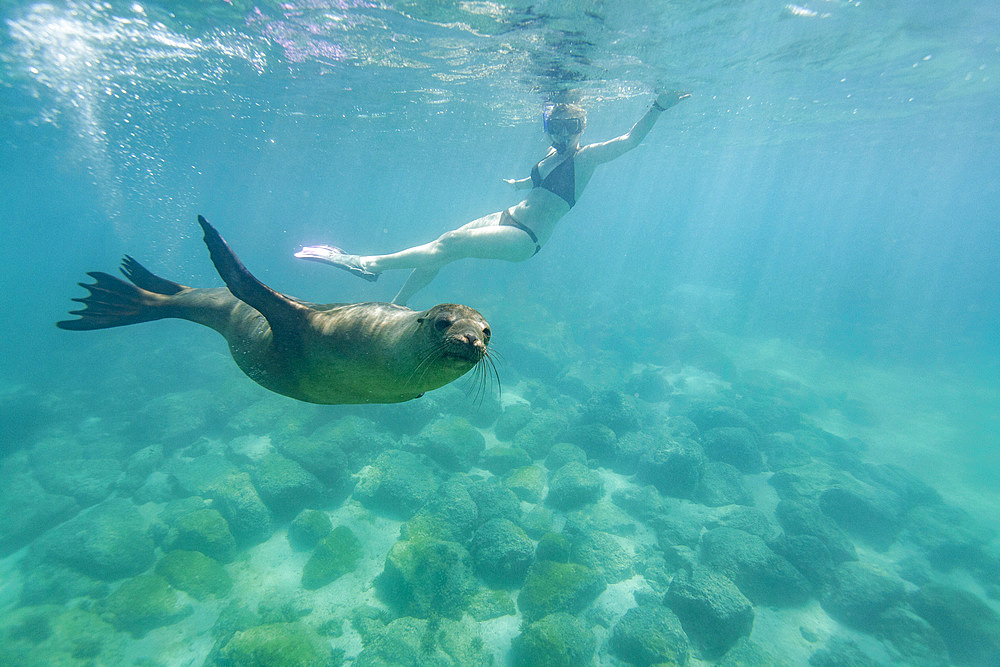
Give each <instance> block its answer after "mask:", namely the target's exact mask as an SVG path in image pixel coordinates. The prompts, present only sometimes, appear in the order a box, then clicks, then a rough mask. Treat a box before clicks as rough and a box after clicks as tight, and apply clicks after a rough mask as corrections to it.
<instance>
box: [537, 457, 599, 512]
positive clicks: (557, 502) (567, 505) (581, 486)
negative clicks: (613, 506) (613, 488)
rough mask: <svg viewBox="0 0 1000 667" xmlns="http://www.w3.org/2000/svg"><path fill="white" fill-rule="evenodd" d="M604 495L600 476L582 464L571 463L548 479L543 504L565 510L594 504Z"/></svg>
mask: <svg viewBox="0 0 1000 667" xmlns="http://www.w3.org/2000/svg"><path fill="white" fill-rule="evenodd" d="M603 493H604V484H603V482H602V481H601V477H600V475H598V474H597V473H596V472H594V471H593V470H591V469H590V468H588V467H587V466H585V465H584V464H582V463H578V462H575V461H571V462H569V463H567V464H566V465H564V466H563V467H561V468H559V469H558V470H556V471H555V472H554V473H552V474H551V477H550V478H549V493H548V495H547V496H546V498H545V502H546V503H547V504H549V505H551V506H552V507H555V508H558V509H562V510H567V509H575V508H577V507H581V506H583V505H586V504H588V503H593V502H596V501H597V500H598V499H600V497H601V495H603Z"/></svg>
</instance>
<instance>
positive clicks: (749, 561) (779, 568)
mask: <svg viewBox="0 0 1000 667" xmlns="http://www.w3.org/2000/svg"><path fill="white" fill-rule="evenodd" d="M701 556H702V562H703V563H704V564H705V565H708V566H709V567H711V568H714V569H715V570H716V571H718V572H719V573H721V574H724V575H725V576H727V577H729V579H731V580H732V581H733V582H734V583H735V584H736V585H737V586H738V587H739V589H740V591H741V592H742V593H743V594H744V595H746V596H747V597H748V598H749V599H750V600H751V601H752V602H753V603H754V604H764V605H768V606H773V607H793V606H797V605H801V604H803V603H804V602H805V601H806V600H807V599H808V598H809V591H810V588H809V582H808V581H806V579H805V578H804V577H803V576H802V574H801V573H799V571H798V570H796V569H795V568H794V567H793V566H792V564H791V563H789V562H788V561H787V560H785V559H784V558H782V557H781V556H779V555H778V554H776V553H775V552H774V551H772V550H771V549H770V548H769V547H768V546H767V545H766V544H765V543H764V540H762V539H760V538H759V537H757V536H756V535H751V534H750V533H745V532H743V531H742V530H736V529H734V528H715V529H713V530H710V531H708V532H706V533H705V534H704V536H703V537H702V545H701Z"/></svg>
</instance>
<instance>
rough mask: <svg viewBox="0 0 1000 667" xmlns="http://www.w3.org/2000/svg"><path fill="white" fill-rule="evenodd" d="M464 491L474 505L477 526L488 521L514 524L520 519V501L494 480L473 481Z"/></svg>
mask: <svg viewBox="0 0 1000 667" xmlns="http://www.w3.org/2000/svg"><path fill="white" fill-rule="evenodd" d="M466 489H467V490H468V492H469V495H470V496H471V497H472V500H474V501H475V503H476V510H477V512H478V516H479V519H478V523H479V524H483V523H486V522H487V521H489V520H490V519H509V520H510V521H514V522H516V521H517V520H518V519H519V518H520V517H521V501H519V500H518V499H517V496H515V495H514V492H513V491H511V490H510V489H508V488H506V487H505V486H503V485H502V484H501V483H500V481H499V480H497V479H496V478H491V479H478V480H473V481H471V482H469V483H468V484H467V485H466Z"/></svg>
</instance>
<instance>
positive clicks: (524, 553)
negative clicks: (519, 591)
mask: <svg viewBox="0 0 1000 667" xmlns="http://www.w3.org/2000/svg"><path fill="white" fill-rule="evenodd" d="M469 551H470V553H471V554H472V564H473V567H474V568H475V571H476V573H477V574H478V575H479V576H480V577H482V578H483V580H484V581H486V582H488V583H490V584H492V585H494V586H498V587H517V586H519V585H520V584H521V582H522V581H524V577H525V575H526V574H527V572H528V566H530V565H531V562H532V560H533V559H534V552H535V545H534V543H533V542H532V541H531V540H530V539H529V538H528V536H527V535H525V533H524V531H523V530H521V529H520V528H518V527H517V526H516V525H515V524H514V523H513V522H511V521H509V520H508V519H491V520H489V521H487V522H486V523H484V524H483V525H482V526H481V527H480V528H479V529H478V530H477V531H476V533H475V535H473V537H472V542H471V543H470V546H469Z"/></svg>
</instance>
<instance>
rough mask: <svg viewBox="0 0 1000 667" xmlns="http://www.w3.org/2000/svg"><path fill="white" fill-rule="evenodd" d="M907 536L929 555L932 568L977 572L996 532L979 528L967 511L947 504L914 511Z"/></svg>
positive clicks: (924, 507) (909, 517)
mask: <svg viewBox="0 0 1000 667" xmlns="http://www.w3.org/2000/svg"><path fill="white" fill-rule="evenodd" d="M904 534H905V536H906V538H907V540H908V541H910V542H912V543H913V544H915V545H916V546H917V547H919V548H920V549H921V550H922V551H924V552H925V554H926V556H927V559H928V560H929V561H930V563H931V565H933V566H934V567H935V568H937V569H939V570H943V571H949V570H951V569H952V568H955V567H969V568H970V569H976V567H977V565H978V563H979V562H980V559H981V557H982V552H983V547H984V545H985V544H986V543H987V542H989V541H990V539H992V538H993V531H991V530H988V529H986V528H984V527H983V526H981V525H979V524H978V523H977V522H976V521H975V520H974V519H973V518H972V517H971V516H969V514H968V513H967V512H965V511H964V510H961V509H959V508H957V507H950V506H948V505H944V504H933V505H926V506H920V507H916V508H914V509H913V510H912V511H911V512H910V514H909V515H908V517H907V521H906V527H905V531H904Z"/></svg>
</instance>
